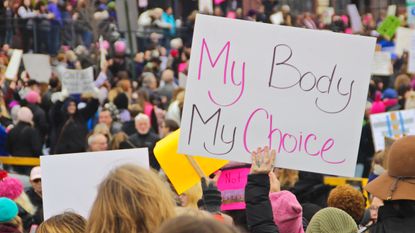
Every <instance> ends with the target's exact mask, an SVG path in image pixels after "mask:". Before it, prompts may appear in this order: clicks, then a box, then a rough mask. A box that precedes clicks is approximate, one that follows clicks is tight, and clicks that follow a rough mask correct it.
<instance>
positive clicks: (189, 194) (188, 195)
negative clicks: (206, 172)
mask: <svg viewBox="0 0 415 233" xmlns="http://www.w3.org/2000/svg"><path fill="white" fill-rule="evenodd" d="M202 196H203V190H202V185H201V183H197V184H195V185H194V186H193V187H191V188H190V189H188V190H186V191H185V192H184V193H183V194H182V195H180V201H181V206H183V207H190V208H195V209H198V206H197V202H198V201H199V200H200V199H202Z"/></svg>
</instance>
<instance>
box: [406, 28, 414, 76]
mask: <svg viewBox="0 0 415 233" xmlns="http://www.w3.org/2000/svg"><path fill="white" fill-rule="evenodd" d="M408 55H409V56H408V73H415V32H414V33H412V36H411V46H410V48H409V54H408Z"/></svg>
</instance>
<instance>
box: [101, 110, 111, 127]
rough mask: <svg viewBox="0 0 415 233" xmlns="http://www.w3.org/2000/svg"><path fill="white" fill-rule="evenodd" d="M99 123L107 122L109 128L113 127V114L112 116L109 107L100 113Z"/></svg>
mask: <svg viewBox="0 0 415 233" xmlns="http://www.w3.org/2000/svg"><path fill="white" fill-rule="evenodd" d="M98 123H100V124H105V125H107V126H108V128H111V124H112V116H111V112H110V110H108V109H103V110H102V111H101V112H100V113H99V117H98Z"/></svg>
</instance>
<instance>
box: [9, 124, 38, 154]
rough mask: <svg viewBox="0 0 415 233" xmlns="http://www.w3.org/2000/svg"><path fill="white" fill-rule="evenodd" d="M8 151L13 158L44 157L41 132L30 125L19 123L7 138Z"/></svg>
mask: <svg viewBox="0 0 415 233" xmlns="http://www.w3.org/2000/svg"><path fill="white" fill-rule="evenodd" d="M6 149H7V151H8V152H9V153H10V154H11V155H13V156H24V157H39V155H42V142H41V140H40V135H39V132H38V131H37V130H36V129H35V128H33V127H32V125H31V124H29V123H26V122H19V123H17V125H16V126H15V127H14V128H13V129H12V130H11V131H10V133H9V135H8V137H7V142H6Z"/></svg>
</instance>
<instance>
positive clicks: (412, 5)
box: [406, 0, 415, 28]
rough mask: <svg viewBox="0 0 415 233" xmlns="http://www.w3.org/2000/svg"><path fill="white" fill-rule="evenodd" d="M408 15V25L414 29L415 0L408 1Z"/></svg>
mask: <svg viewBox="0 0 415 233" xmlns="http://www.w3.org/2000/svg"><path fill="white" fill-rule="evenodd" d="M406 15H407V20H406V21H407V23H408V25H409V26H410V27H411V28H413V27H414V26H415V1H414V0H406Z"/></svg>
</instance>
